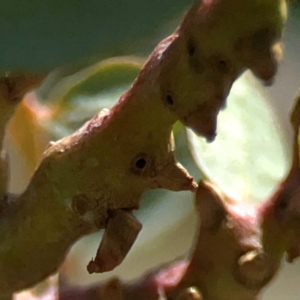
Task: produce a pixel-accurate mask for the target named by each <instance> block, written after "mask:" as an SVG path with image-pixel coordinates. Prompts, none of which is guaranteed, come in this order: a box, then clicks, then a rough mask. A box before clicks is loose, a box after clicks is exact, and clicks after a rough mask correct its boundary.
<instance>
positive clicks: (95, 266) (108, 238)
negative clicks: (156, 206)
mask: <svg viewBox="0 0 300 300" xmlns="http://www.w3.org/2000/svg"><path fill="white" fill-rule="evenodd" d="M141 229H142V224H141V223H140V222H139V221H138V220H137V219H136V218H135V217H134V216H133V215H132V213H131V212H127V211H124V210H116V211H113V212H111V213H110V214H109V219H108V224H107V227H106V228H105V232H104V235H103V238H102V240H101V243H100V246H99V249H98V251H97V255H96V257H95V259H94V260H92V261H91V262H90V263H89V264H88V266H87V270H88V272H89V273H102V272H107V271H111V270H113V269H114V268H115V267H117V266H118V265H119V264H120V263H121V262H122V261H123V260H124V258H125V257H126V255H127V253H128V252H129V250H130V248H131V246H132V245H133V243H134V242H135V240H136V238H137V236H138V234H139V232H140V230H141Z"/></svg>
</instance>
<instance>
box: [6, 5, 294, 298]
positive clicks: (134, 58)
mask: <svg viewBox="0 0 300 300" xmlns="http://www.w3.org/2000/svg"><path fill="white" fill-rule="evenodd" d="M1 4H2V5H1V10H0V39H1V47H0V72H1V73H2V74H7V73H16V72H34V73H35V72H39V73H40V72H42V73H45V74H48V77H47V78H46V80H45V82H44V84H43V85H42V86H41V87H40V88H39V89H37V90H36V91H35V92H32V93H30V94H28V95H27V96H26V97H25V99H24V101H23V102H22V104H21V105H20V106H19V107H18V110H17V112H16V114H15V116H14V117H13V118H12V120H11V122H10V125H9V130H8V139H7V147H8V149H9V153H10V161H11V182H10V190H11V191H12V192H16V193H18V192H21V191H22V190H23V189H24V188H25V187H26V185H27V183H28V181H29V180H30V176H31V175H32V172H33V171H34V169H35V167H36V166H37V164H38V163H39V159H40V155H41V153H42V152H43V149H44V148H45V147H46V145H47V143H48V142H49V141H50V140H56V139H58V138H60V137H62V136H64V135H66V134H69V133H70V132H72V131H74V130H75V129H77V128H78V127H80V125H81V124H82V123H83V122H85V121H86V120H88V119H89V118H90V117H92V116H93V115H94V114H95V113H96V112H97V111H99V110H101V109H103V108H109V107H111V106H112V105H113V104H114V103H115V102H116V101H117V100H118V98H119V96H120V95H121V94H122V92H124V91H125V90H126V89H127V88H128V87H129V86H130V84H131V83H132V81H133V80H134V78H135V77H136V76H137V74H138V72H139V70H140V68H141V66H142V64H143V61H144V59H145V58H146V56H147V55H148V54H149V53H150V52H151V51H152V49H153V47H154V46H155V45H156V43H157V42H158V41H159V40H160V39H161V38H163V37H165V36H167V35H168V34H169V33H170V32H171V31H173V30H174V29H175V28H176V26H177V25H178V24H179V22H180V19H181V18H182V16H183V14H184V11H185V10H186V9H187V7H188V6H189V5H190V4H191V1H187V0H180V1H179V0H173V1H170V0H164V1H159V0H153V1H138V0H132V1H125V0H116V1H108V0H101V1H92V0H86V1H84V2H83V1H79V0H73V1H70V0H65V1H57V0H45V1H38V0H31V1H23V2H22V1H20V0H2V3H1ZM290 7H291V9H290V18H289V22H288V25H287V28H286V32H285V37H284V48H285V58H284V60H283V62H282V65H281V68H280V71H279V74H278V77H277V81H276V83H275V85H274V86H273V87H272V88H265V87H262V86H261V85H260V83H259V82H257V81H256V80H255V79H253V78H252V77H251V75H250V74H245V75H244V76H243V77H242V78H241V79H240V80H239V81H238V82H237V83H236V84H235V85H234V87H233V90H232V92H231V94H230V97H229V101H228V103H229V104H228V107H227V109H226V110H225V111H224V112H222V113H221V115H220V122H219V127H218V132H219V135H218V138H217V139H216V141H215V142H214V143H212V144H209V145H208V144H206V143H205V141H204V140H202V139H201V138H198V137H196V136H195V135H193V134H192V133H191V132H186V131H185V130H184V128H183V127H182V126H181V125H180V124H176V126H175V138H176V155H177V158H178V160H179V161H180V162H181V163H182V164H183V165H185V167H187V169H188V170H189V171H190V172H191V173H192V174H193V175H194V176H195V177H196V178H198V179H199V178H200V176H201V172H203V171H204V172H205V173H206V174H207V175H208V176H209V177H210V178H211V179H212V180H213V181H215V182H217V183H218V184H219V185H220V186H221V187H222V188H223V189H224V190H225V191H226V192H227V193H228V194H230V195H231V196H233V197H235V198H237V199H240V200H243V201H251V202H258V201H262V200H263V199H265V198H266V197H268V195H270V193H272V190H273V189H274V188H275V186H276V184H277V182H278V181H279V180H280V179H281V178H282V177H283V176H284V175H285V173H286V171H287V169H288V167H289V163H290V160H289V150H290V149H289V147H290V128H289V124H288V117H287V116H288V111H289V109H290V106H291V103H292V100H293V97H294V95H295V92H296V91H297V89H298V88H299V87H300V80H299V79H300V34H299V32H300V4H299V3H298V4H291V5H290ZM129 55H130V56H129ZM233 127H234V128H235V129H236V130H235V131H234V132H233V131H232V128H233ZM137 216H138V218H139V219H140V221H141V222H142V223H143V230H142V233H141V234H140V236H139V238H138V241H137V243H136V244H135V245H134V247H133V249H132V251H131V253H130V254H129V256H128V257H127V258H126V260H125V262H124V263H123V264H122V265H121V266H120V267H118V268H117V269H116V270H115V271H114V272H111V273H109V274H103V275H88V274H87V272H86V268H85V266H86V264H87V262H88V261H89V260H90V259H91V258H92V257H93V256H94V255H95V253H96V249H97V246H98V244H99V241H100V239H101V233H97V234H94V235H91V236H88V237H86V238H85V239H82V240H81V241H79V242H78V243H77V244H76V245H75V246H74V247H73V249H72V251H71V253H70V255H69V256H68V259H67V261H66V263H65V264H64V266H63V267H62V270H61V274H62V276H63V278H64V281H65V282H68V284H74V285H84V284H88V283H92V282H97V281H99V280H104V279H105V278H108V277H111V276H113V275H118V276H120V277H122V278H123V279H125V280H129V279H133V278H136V277H137V276H140V275H141V274H142V273H144V272H145V271H146V270H147V269H149V268H151V267H154V266H156V265H159V264H161V263H163V262H167V261H172V260H173V259H175V258H177V257H179V256H182V255H185V254H186V253H187V251H188V250H189V249H190V247H191V245H192V239H193V236H194V234H195V230H196V228H197V225H196V223H197V218H196V214H195V213H194V211H193V199H192V195H190V194H189V193H184V192H182V193H172V192H168V191H163V190H160V191H150V192H148V193H146V195H145V197H144V198H143V201H142V205H141V209H140V210H139V211H138V212H137ZM299 272H300V266H299V264H298V266H289V267H285V268H284V271H283V272H282V273H281V274H280V276H279V279H278V280H277V282H276V284H273V285H272V288H271V289H270V290H268V292H267V293H266V295H265V297H264V299H273V300H274V299H287V300H296V299H298V298H299V297H298V295H299V292H300V289H299V283H298V281H297V280H296V279H295V278H299ZM295 274H298V275H297V276H296V275H295Z"/></svg>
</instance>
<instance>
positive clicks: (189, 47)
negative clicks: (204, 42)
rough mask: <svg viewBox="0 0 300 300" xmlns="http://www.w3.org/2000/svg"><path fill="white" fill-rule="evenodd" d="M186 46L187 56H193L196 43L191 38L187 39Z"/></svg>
mask: <svg viewBox="0 0 300 300" xmlns="http://www.w3.org/2000/svg"><path fill="white" fill-rule="evenodd" d="M186 46H187V52H188V54H189V56H193V55H194V54H195V52H196V45H195V43H194V41H193V40H192V39H191V38H190V39H188V41H187V45H186Z"/></svg>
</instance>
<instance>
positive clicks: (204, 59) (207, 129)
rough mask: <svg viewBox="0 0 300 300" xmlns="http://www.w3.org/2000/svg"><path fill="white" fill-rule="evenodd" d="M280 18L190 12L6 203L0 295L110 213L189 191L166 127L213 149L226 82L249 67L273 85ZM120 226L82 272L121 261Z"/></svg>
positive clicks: (256, 10) (280, 13) (44, 269)
mask: <svg viewBox="0 0 300 300" xmlns="http://www.w3.org/2000/svg"><path fill="white" fill-rule="evenodd" d="M285 19H286V7H285V2H284V1H279V0H265V1H264V4H263V5H262V3H261V1H254V0H247V1H242V2H241V1H240V0H234V1H232V0H230V1H229V0H222V1H221V0H211V1H200V2H197V3H195V5H194V6H193V7H192V8H191V9H190V11H189V12H188V13H187V15H186V17H185V19H184V20H183V22H182V24H181V25H180V27H179V28H178V29H177V30H176V32H175V33H174V34H173V35H171V36H170V37H168V38H167V39H165V40H163V41H162V42H161V43H160V44H159V45H158V46H157V47H156V48H155V50H154V52H153V53H152V54H151V56H150V58H149V60H148V61H147V63H146V64H145V66H144V68H143V69H142V71H141V73H140V74H139V76H138V78H137V79H136V81H135V82H134V84H133V86H132V87H131V88H130V89H129V90H128V91H127V92H126V93H125V94H124V95H123V96H122V97H121V99H120V100H119V102H118V104H117V105H116V106H115V107H113V108H112V109H111V111H104V112H101V113H99V114H98V115H96V116H95V117H94V118H93V119H92V120H90V121H89V122H87V123H86V124H85V125H84V126H83V127H82V128H81V129H79V130H78V131H77V132H75V133H74V134H72V135H71V136H68V137H66V138H63V139H62V140H60V141H58V142H55V143H52V144H51V145H50V146H49V148H48V149H47V150H46V151H45V153H44V156H43V159H42V161H41V163H40V165H39V167H38V169H37V170H36V172H35V174H34V175H33V178H32V180H31V182H30V184H29V186H28V188H27V189H26V191H25V192H24V193H23V194H22V195H20V196H19V197H17V198H16V199H11V200H10V202H11V207H10V208H9V209H7V211H6V213H5V215H4V216H3V217H2V219H1V220H0V222H1V224H0V239H1V241H2V242H1V248H0V294H1V293H2V294H5V293H11V292H14V291H17V290H20V289H24V288H26V287H29V286H30V285H33V284H35V283H37V282H39V281H40V280H42V279H44V278H45V277H46V276H48V275H50V274H51V273H53V272H55V271H56V270H57V268H58V267H59V266H60V264H61V262H62V261H63V259H64V257H65V255H66V253H67V251H68V249H69V248H70V246H71V245H72V244H73V243H74V242H75V240H77V239H78V238H80V237H81V236H83V235H85V234H88V233H90V232H93V231H95V230H99V229H102V228H106V227H107V226H109V224H110V223H111V222H112V221H111V219H112V218H113V216H115V215H116V214H119V213H120V212H122V213H126V214H128V215H127V217H128V220H129V219H130V216H131V212H132V210H133V209H136V208H138V206H139V200H140V197H141V195H142V194H143V193H144V192H145V191H146V190H148V189H151V188H167V189H170V190H176V191H178V190H194V189H195V188H196V184H195V182H194V181H193V179H192V177H191V176H190V175H188V173H187V171H186V170H185V169H184V168H183V167H182V166H180V165H179V164H178V163H177V162H176V161H175V159H174V154H173V151H174V147H173V142H172V137H171V129H172V125H173V123H174V122H175V121H176V120H177V119H179V120H181V121H182V122H183V123H184V124H185V125H186V126H189V127H191V128H192V129H194V130H195V131H196V132H197V133H198V134H201V135H203V136H205V137H206V139H207V140H213V139H214V137H215V135H216V118H217V115H218V112H219V110H220V109H221V108H222V107H223V106H224V105H225V100H226V97H227V95H228V93H229V91H230V88H231V85H232V83H233V82H234V80H235V79H236V78H237V77H238V76H239V75H240V74H241V73H242V72H243V71H244V70H245V69H247V68H250V69H251V70H252V71H253V72H254V73H255V74H256V75H257V76H258V77H259V78H261V79H263V80H264V81H265V82H267V83H269V82H270V81H272V79H273V77H274V75H275V73H276V69H277V62H278V55H277V54H278V48H280V45H279V40H280V37H281V34H282V27H283V24H284V22H285ZM125 219H126V218H125ZM131 220H132V219H131ZM122 224H123V222H122ZM128 224H129V225H130V226H129V227H128V228H127V229H126V230H128V232H129V233H130V234H128V235H127V236H124V239H123V240H120V241H119V242H118V243H116V245H115V247H116V249H118V250H117V251H116V252H114V253H112V252H111V251H109V248H110V247H111V241H110V239H111V238H112V239H113V240H115V239H114V238H113V237H112V236H111V233H110V231H108V232H107V234H105V235H104V236H105V239H103V240H102V242H101V245H100V248H99V251H98V254H97V256H96V258H95V260H93V263H92V265H93V267H92V268H90V269H89V270H90V271H97V272H104V271H107V270H110V269H111V268H112V267H114V266H116V265H117V264H119V263H120V262H121V261H122V260H123V259H124V257H125V255H126V253H127V252H128V251H129V248H130V245H132V243H133V242H134V239H135V237H136V235H137V233H136V228H138V227H139V225H138V223H137V222H135V223H132V222H128ZM113 227H115V225H114V226H113ZM117 227H118V226H116V227H115V228H117ZM121 229H123V227H122V228H119V229H118V228H117V229H116V230H121ZM132 230H133V231H135V232H134V233H133V234H131V233H132ZM123 245H126V249H125V250H124V249H123V250H124V251H123V250H122V246H123ZM115 253H117V257H115ZM107 261H109V262H110V263H109V264H106V263H104V264H103V263H102V262H107ZM188 293H189V292H188Z"/></svg>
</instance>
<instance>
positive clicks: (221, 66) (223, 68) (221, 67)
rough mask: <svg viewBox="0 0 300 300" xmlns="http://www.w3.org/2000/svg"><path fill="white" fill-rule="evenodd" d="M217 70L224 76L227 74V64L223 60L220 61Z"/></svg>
mask: <svg viewBox="0 0 300 300" xmlns="http://www.w3.org/2000/svg"><path fill="white" fill-rule="evenodd" d="M218 69H219V70H220V71H221V72H222V73H224V74H226V73H228V72H229V69H230V68H229V62H227V61H226V60H225V59H220V60H219V62H218Z"/></svg>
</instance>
